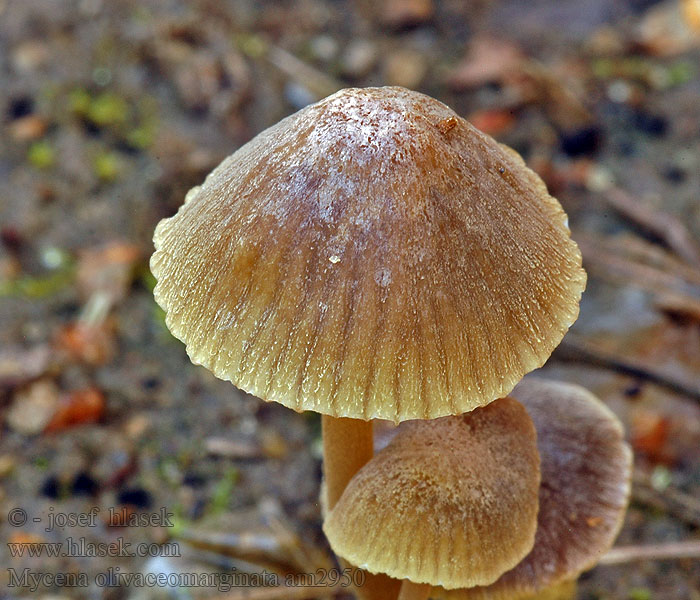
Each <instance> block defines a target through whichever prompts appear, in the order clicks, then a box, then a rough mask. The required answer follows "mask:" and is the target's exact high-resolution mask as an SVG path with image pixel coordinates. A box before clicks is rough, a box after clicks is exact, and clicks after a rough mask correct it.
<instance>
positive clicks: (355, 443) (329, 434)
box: [321, 415, 374, 510]
mask: <svg viewBox="0 0 700 600" xmlns="http://www.w3.org/2000/svg"><path fill="white" fill-rule="evenodd" d="M321 426H322V428H323V474H324V477H325V480H326V502H327V510H331V509H332V508H333V507H334V506H335V503H336V502H337V501H338V499H339V498H340V496H341V494H342V493H343V490H344V489H345V486H347V484H348V482H349V481H350V480H351V479H352V478H353V476H354V475H355V473H357V472H358V471H359V470H360V469H361V468H362V466H363V465H364V464H365V463H366V462H367V461H368V460H369V459H371V458H372V455H373V454H374V448H373V446H374V443H373V439H372V421H362V420H360V419H346V418H335V417H329V416H327V415H323V417H322V420H321Z"/></svg>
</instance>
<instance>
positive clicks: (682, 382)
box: [554, 333, 700, 402]
mask: <svg viewBox="0 0 700 600" xmlns="http://www.w3.org/2000/svg"><path fill="white" fill-rule="evenodd" d="M554 356H556V357H557V358H558V359H560V360H566V361H577V362H584V363H588V364H591V365H595V366H598V367H603V368H606V369H611V370H613V371H617V372H619V373H623V374H625V375H630V376H632V377H637V378H639V379H643V380H645V381H649V382H651V383H655V384H656V385H660V386H662V387H665V388H667V389H669V390H671V391H673V392H676V393H678V394H683V395H684V396H687V397H688V398H692V399H694V400H697V401H699V402H700V383H698V381H697V380H696V381H688V380H686V379H684V378H682V377H681V376H679V375H676V374H674V373H669V372H667V371H666V370H664V369H660V368H659V367H657V366H655V365H652V364H649V363H647V362H644V361H642V360H639V359H637V358H633V357H624V358H623V357H620V356H619V355H618V354H616V353H614V352H611V351H609V350H607V349H606V348H603V347H602V346H600V345H599V344H597V343H595V342H592V341H590V340H585V339H583V338H581V337H579V336H577V335H574V334H572V333H569V334H568V335H567V336H566V337H565V338H564V340H563V341H562V343H561V344H560V346H559V347H558V348H557V350H556V351H555V354H554Z"/></svg>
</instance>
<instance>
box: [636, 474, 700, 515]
mask: <svg viewBox="0 0 700 600" xmlns="http://www.w3.org/2000/svg"><path fill="white" fill-rule="evenodd" d="M632 483H633V484H634V485H633V486H632V497H633V499H634V500H635V501H637V502H639V503H641V504H645V505H647V506H651V507H653V508H656V509H658V510H662V511H664V512H666V513H668V514H670V515H672V516H674V517H676V518H678V519H679V520H681V521H683V522H685V523H687V524H688V525H692V526H694V527H700V500H698V499H697V498H694V497H693V496H690V495H689V494H686V493H684V492H682V491H680V490H678V489H676V488H675V487H673V486H667V487H665V488H664V490H663V491H659V490H657V489H656V488H655V487H654V486H653V485H652V483H651V478H650V476H649V474H647V473H645V472H644V471H642V470H640V469H637V470H635V472H634V477H633V480H632Z"/></svg>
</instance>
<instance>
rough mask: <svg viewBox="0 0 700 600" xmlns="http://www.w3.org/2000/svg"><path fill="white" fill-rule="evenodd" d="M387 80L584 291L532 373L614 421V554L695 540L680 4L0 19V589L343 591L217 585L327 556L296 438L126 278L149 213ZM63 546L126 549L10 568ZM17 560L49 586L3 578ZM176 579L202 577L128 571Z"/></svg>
mask: <svg viewBox="0 0 700 600" xmlns="http://www.w3.org/2000/svg"><path fill="white" fill-rule="evenodd" d="M385 84H390V85H401V86H405V87H409V88H413V89H416V90H419V91H422V92H425V93H428V94H430V95H432V96H435V97H436V98H438V99H440V100H442V101H444V102H445V103H447V104H448V105H450V106H451V107H453V108H454V109H455V110H456V111H457V112H458V113H459V114H460V115H462V116H464V117H466V118H468V119H470V120H471V121H472V123H474V124H475V125H476V126H477V127H479V128H480V129H482V130H483V131H485V132H487V133H489V134H491V135H493V136H494V137H496V138H497V139H498V140H499V141H502V142H505V143H507V144H509V145H511V146H512V147H514V148H515V149H516V150H518V152H520V153H521V154H522V155H523V157H524V158H525V160H526V161H527V162H528V164H529V165H530V166H531V167H532V168H533V169H535V170H536V171H537V172H538V173H539V174H540V175H541V176H542V177H543V179H544V180H545V181H546V183H547V185H548V186H549V189H550V191H551V192H552V194H554V195H555V196H557V197H558V198H559V200H560V201H561V203H562V205H563V206H564V209H565V210H566V211H567V212H568V214H569V217H570V225H571V228H572V232H573V237H574V238H575V239H576V240H577V241H578V242H579V244H580V246H581V249H582V251H583V255H584V262H585V266H586V268H587V270H588V271H589V284H588V289H587V291H586V293H585V295H584V298H583V302H582V304H581V318H580V319H579V321H578V322H577V323H576V325H575V326H574V327H573V329H572V331H571V332H570V333H569V334H568V335H567V336H566V338H565V341H564V343H563V344H562V346H561V347H560V348H559V349H558V350H557V351H556V352H555V354H554V355H553V356H552V358H551V359H550V361H549V362H548V364H547V365H546V366H545V367H544V368H543V370H542V371H543V372H545V373H546V374H547V375H549V376H552V377H556V378H560V379H562V380H565V381H570V382H576V383H580V384H583V385H584V386H586V387H588V388H589V389H591V390H592V391H593V392H595V393H596V394H597V395H598V396H600V397H601V398H602V399H603V400H604V401H605V402H606V403H607V404H608V405H609V406H610V407H611V408H612V409H613V410H614V411H615V412H616V413H617V414H618V415H619V416H620V418H621V419H622V420H623V421H624V423H625V425H626V427H627V436H628V439H629V441H630V442H631V444H632V445H633V447H634V450H635V457H636V467H635V477H634V486H633V498H632V505H631V508H630V511H629V514H628V516H627V520H626V523H625V526H624V529H623V531H622V533H621V535H620V538H619V540H618V543H619V544H624V545H633V546H644V547H646V546H650V545H651V546H653V545H655V544H658V543H666V542H674V541H689V540H690V541H692V540H696V541H698V540H700V535H699V534H700V499H699V498H700V241H699V240H700V2H699V1H698V0H669V1H666V2H657V1H655V0H587V1H586V2H582V1H581V0H531V1H530V2H522V1H519V0H463V1H460V0H444V1H439V0H384V1H364V0H357V1H354V2H342V1H340V0H328V1H321V0H299V1H297V2H292V1H285V2H271V1H257V2H256V1H253V0H190V1H186V0H111V1H106V0H0V540H1V541H2V544H0V565H2V567H3V568H2V569H0V597H2V598H12V599H14V598H25V597H31V598H35V597H39V598H45V599H47V600H48V599H51V600H59V599H63V598H80V599H82V598H109V599H121V598H125V599H132V598H145V599H148V598H161V597H163V598H171V597H172V598H182V599H189V598H209V597H212V598H224V597H226V598H243V597H246V598H260V599H262V598H307V597H326V598H331V597H342V591H343V590H342V589H337V588H332V587H329V588H327V589H326V590H325V591H324V594H325V595H323V594H321V593H319V594H317V595H316V596H314V595H313V594H309V593H307V594H306V595H298V594H297V595H294V594H293V593H292V592H289V591H287V592H285V594H286V595H279V593H278V595H274V594H270V593H269V590H267V591H266V590H255V589H251V587H248V588H246V589H242V588H239V589H232V590H227V589H225V588H226V586H225V585H223V586H222V585H217V581H219V580H217V579H216V574H217V573H221V572H231V569H234V568H235V569H236V572H237V573H248V572H255V571H256V570H260V569H267V572H272V573H282V574H284V573H309V572H311V573H313V572H315V571H316V570H317V569H323V568H328V567H329V566H331V565H332V562H331V558H330V554H329V552H328V550H327V547H326V545H325V542H324V541H323V536H322V534H321V532H320V527H319V523H320V515H319V507H318V503H317V496H318V486H319V481H320V446H319V443H320V439H319V436H320V423H319V419H318V416H317V415H315V414H296V413H293V412H291V411H289V410H287V409H285V408H283V407H281V406H278V405H276V404H266V403H263V402H261V401H259V400H257V399H255V398H253V397H250V396H246V395H245V394H243V393H241V392H239V391H237V390H236V389H235V388H234V387H233V386H231V385H230V384H228V383H224V382H221V381H218V380H216V379H215V378H214V377H213V376H212V375H211V374H210V373H209V372H208V371H206V370H204V369H203V368H201V367H195V366H193V365H191V364H190V362H189V360H188V358H187V356H186V354H185V351H184V347H183V346H182V344H181V343H180V342H178V341H177V340H175V339H174V338H172V337H171V336H170V334H169V333H168V331H167V329H166V328H165V325H164V322H163V314H162V312H161V311H160V309H159V308H158V307H157V306H156V305H155V303H154V302H153V299H152V293H151V292H152V287H153V283H154V281H153V278H152V276H151V274H150V272H149V270H148V257H149V255H150V253H151V252H152V242H151V237H152V233H153V229H154V227H155V225H156V223H157V222H158V221H159V219H161V218H163V217H166V216H169V215H172V214H173V213H174V212H175V211H176V210H177V208H178V206H179V205H180V204H181V203H182V202H183V199H184V196H185V193H186V192H187V190H188V189H190V188H191V187H192V186H194V185H196V184H199V183H201V181H202V180H203V178H204V176H205V175H206V174H207V173H208V172H209V171H210V170H211V169H212V168H213V167H214V166H216V165H217V164H218V163H219V161H221V160H222V159H223V158H224V157H225V156H227V155H228V154H230V153H232V152H233V151H234V150H236V149H237V148H238V147H239V146H240V145H241V144H243V143H245V142H246V141H247V140H249V139H250V138H251V137H253V136H254V135H255V134H257V133H258V132H259V131H261V130H263V129H264V128H266V127H268V126H269V125H271V124H273V123H275V122H276V121H278V120H279V119H280V118H282V117H284V116H286V115H288V114H290V113H291V112H293V111H295V110H297V109H299V108H301V107H303V106H304V105H306V104H308V103H310V102H313V101H315V100H317V99H320V98H321V97H324V96H326V95H328V94H330V93H332V92H334V91H335V90H337V89H340V88H342V87H348V86H369V85H385ZM93 507H96V508H97V509H99V510H98V511H94V510H93V513H94V514H95V516H96V518H95V519H94V521H93V522H90V523H88V524H86V523H82V524H80V523H71V522H69V521H70V519H69V518H68V516H69V515H71V514H73V515H79V514H83V515H84V514H87V513H88V511H90V509H91V508H93ZM162 508H164V509H166V510H167V512H168V513H170V516H168V517H167V518H166V519H163V518H158V517H154V515H158V514H160V511H161V509H162ZM17 509H21V511H24V522H23V519H22V512H21V511H18V510H17ZM59 513H60V514H61V515H65V518H64V519H63V520H64V521H65V522H63V527H60V526H58V525H59V521H60V520H61V519H57V518H56V517H58V516H59ZM138 515H146V516H148V517H149V519H150V517H153V518H152V519H150V521H151V522H149V523H148V524H143V523H139V525H143V526H138V527H137V526H133V525H134V521H133V520H131V519H133V518H134V517H138ZM50 519H53V521H54V522H55V524H57V526H56V527H53V528H52V527H50ZM69 537H72V538H73V539H74V540H76V541H77V540H79V539H82V540H86V543H94V544H96V543H104V542H114V543H118V542H119V541H120V540H121V541H122V542H123V543H133V544H137V543H143V544H147V546H145V547H144V548H146V550H144V551H143V552H142V554H145V556H142V557H125V556H95V555H94V554H95V553H97V552H96V551H95V552H92V555H90V554H91V552H90V550H89V548H87V547H83V551H78V552H74V553H73V554H76V556H68V557H66V556H48V555H47V552H46V551H42V553H43V556H33V557H32V556H29V555H27V553H26V552H25V553H24V555H23V556H22V555H21V552H19V551H17V548H18V547H19V546H17V545H24V547H26V545H27V544H31V543H43V542H50V543H64V542H65V540H66V539H67V538H69ZM8 544H10V545H8ZM12 544H15V545H14V546H13V545H12ZM79 554H82V556H78V555H79ZM175 554H177V555H179V556H173V555H175ZM25 569H28V571H26V572H29V573H36V572H45V573H49V574H56V577H54V578H53V579H51V578H49V577H44V579H43V580H42V581H41V582H40V583H39V584H38V585H36V586H32V585H31V580H30V579H25V580H24V581H23V582H22V585H18V582H17V580H16V579H15V580H13V579H12V576H13V574H20V575H21V574H22V573H23V572H25ZM178 572H181V573H192V572H197V573H202V574H207V573H209V574H213V575H212V578H211V579H210V580H209V585H199V586H195V587H190V588H184V587H168V586H165V587H163V586H157V587H153V586H151V587H143V586H138V585H135V584H134V581H133V580H131V581H130V580H128V577H127V576H129V575H133V574H138V573H141V574H143V573H165V574H168V573H178ZM81 573H82V574H85V575H86V577H87V578H88V580H87V582H88V583H89V585H87V587H85V586H82V585H75V582H74V585H72V586H71V581H66V580H63V581H61V580H60V577H59V575H60V574H64V575H65V574H73V575H75V574H81ZM102 574H104V577H101V576H102ZM76 581H77V580H76ZM100 582H101V583H102V584H101V585H100ZM78 583H79V582H78ZM247 583H248V584H251V583H254V584H255V585H257V582H254V581H253V582H251V581H248V582H247ZM25 584H29V585H25ZM253 587H254V586H253ZM243 592H245V593H251V594H252V593H253V592H256V593H258V595H248V596H244V595H242V593H243ZM265 593H267V594H268V595H264V594H265ZM578 597H579V598H580V599H620V600H622V599H629V600H651V599H657V598H658V599H663V600H698V599H699V598H700V563H699V562H698V560H697V559H695V560H693V559H689V558H686V559H683V560H678V559H673V560H659V559H654V560H645V561H632V562H627V563H624V564H621V565H618V566H600V567H598V568H596V569H594V570H593V571H591V572H590V573H588V574H586V575H584V576H583V578H582V579H581V582H580V586H579V596H578Z"/></svg>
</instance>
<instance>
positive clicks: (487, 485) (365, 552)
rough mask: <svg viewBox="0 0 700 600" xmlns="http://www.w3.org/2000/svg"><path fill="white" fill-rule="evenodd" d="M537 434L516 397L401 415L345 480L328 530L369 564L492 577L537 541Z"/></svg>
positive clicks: (423, 574) (456, 581)
mask: <svg viewBox="0 0 700 600" xmlns="http://www.w3.org/2000/svg"><path fill="white" fill-rule="evenodd" d="M539 481H540V476H539V456H538V453H537V442H536V434H535V430H534V427H533V425H532V421H531V420H530V419H529V417H528V416H527V413H526V411H525V409H524V408H523V407H522V406H521V405H520V404H519V403H518V402H516V401H515V400H512V399H510V398H504V399H501V400H496V401H495V402H493V403H491V404H489V405H488V406H486V407H484V408H479V409H476V410H474V411H473V412H470V413H466V414H464V415H459V416H456V417H443V418H441V419H436V420H434V421H414V422H409V423H404V424H402V425H401V427H400V428H399V432H398V433H397V435H396V437H394V439H393V440H392V441H391V443H390V444H389V445H388V446H387V447H386V448H384V449H383V450H381V451H380V452H379V453H377V454H376V455H375V456H374V458H372V460H371V461H369V462H368V463H367V464H366V465H365V466H364V467H363V468H362V469H360V471H358V473H357V474H356V475H355V477H353V479H352V480H351V481H350V483H349V484H348V487H347V488H346V489H345V491H344V492H343V495H342V496H341V497H340V500H338V502H337V504H336V505H335V506H334V507H333V509H332V510H331V511H330V512H329V513H328V516H327V518H326V520H325V522H324V525H323V530H324V531H325V533H326V536H327V538H328V540H329V542H330V545H331V547H332V548H333V551H334V552H335V553H336V554H337V555H339V556H341V557H342V558H344V559H346V560H348V561H349V562H350V563H352V564H354V565H357V566H358V567H360V568H362V569H366V570H368V571H370V572H372V573H385V574H387V575H389V576H391V577H395V578H397V579H410V580H411V581H413V582H416V583H430V584H433V585H442V586H444V587H446V588H458V587H466V586H474V585H482V584H488V583H491V582H493V581H494V580H495V579H496V578H497V577H499V576H500V575H501V574H502V573H503V572H505V571H507V570H508V569H511V568H512V567H513V566H515V565H516V564H517V563H518V562H519V561H520V560H521V559H522V558H523V557H524V556H525V555H526V554H527V553H528V552H529V551H530V549H531V548H532V544H533V541H534V535H535V528H536V522H537V493H538V489H539Z"/></svg>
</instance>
